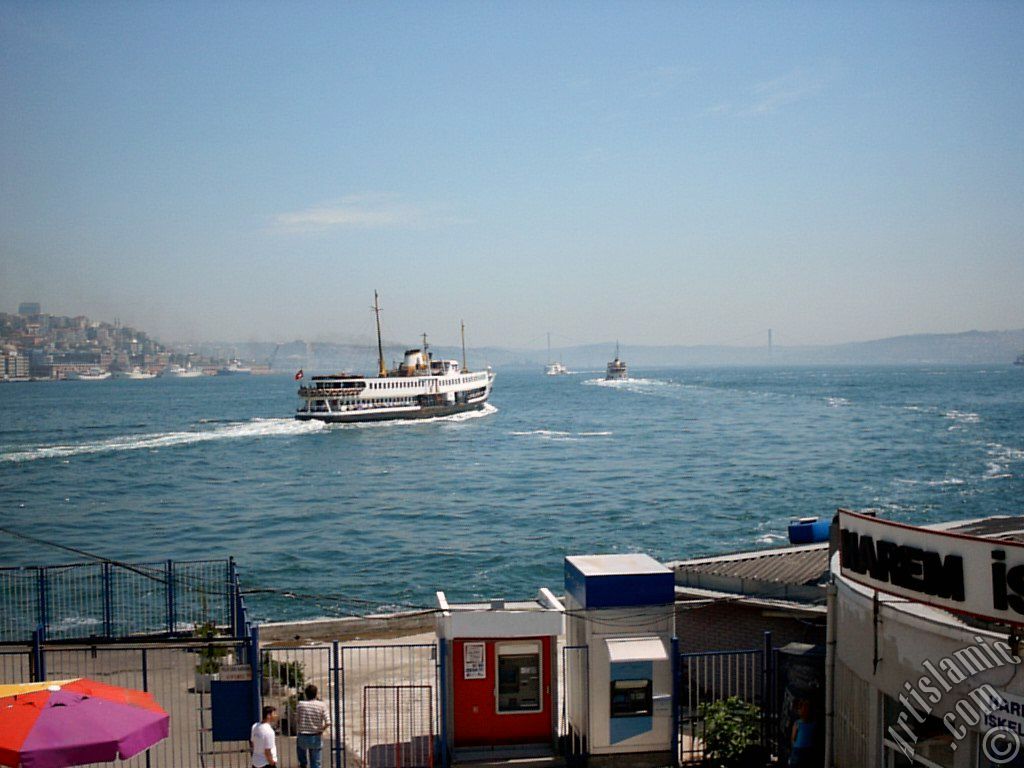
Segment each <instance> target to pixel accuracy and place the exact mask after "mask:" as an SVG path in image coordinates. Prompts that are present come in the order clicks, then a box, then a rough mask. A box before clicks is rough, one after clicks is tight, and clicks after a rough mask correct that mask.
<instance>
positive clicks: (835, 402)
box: [825, 397, 850, 408]
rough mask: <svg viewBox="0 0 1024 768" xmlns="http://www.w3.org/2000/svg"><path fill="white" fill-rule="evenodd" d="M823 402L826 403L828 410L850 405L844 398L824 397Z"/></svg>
mask: <svg viewBox="0 0 1024 768" xmlns="http://www.w3.org/2000/svg"><path fill="white" fill-rule="evenodd" d="M825 402H826V403H828V407H829V408H842V407H844V406H847V405H849V404H850V401H849V400H847V399H846V398H845V397H826V398H825Z"/></svg>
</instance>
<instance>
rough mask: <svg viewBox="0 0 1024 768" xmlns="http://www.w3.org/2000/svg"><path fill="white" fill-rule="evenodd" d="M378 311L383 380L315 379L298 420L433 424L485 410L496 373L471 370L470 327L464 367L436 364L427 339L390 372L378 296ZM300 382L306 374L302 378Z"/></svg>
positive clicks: (305, 391)
mask: <svg viewBox="0 0 1024 768" xmlns="http://www.w3.org/2000/svg"><path fill="white" fill-rule="evenodd" d="M373 309H374V312H376V313H377V354H378V370H377V376H376V377H368V376H358V375H354V374H347V373H338V374H335V375H333V376H313V377H311V379H310V383H309V384H306V385H303V386H300V387H299V398H301V401H302V402H301V404H300V405H299V409H298V411H297V412H296V414H295V418H296V419H299V420H300V421H310V420H313V419H315V420H318V421H326V422H329V423H351V422H360V421H393V420H398V419H429V418H433V417H437V416H450V415H452V414H455V413H462V412H464V411H477V410H480V409H482V408H483V407H484V404H485V403H486V402H487V398H488V397H489V396H490V394H491V386H492V385H493V383H494V372H493V371H491V370H490V369H489V368H488V369H487V370H484V371H470V370H469V369H468V368H467V367H466V364H465V358H466V342H465V332H464V330H465V328H464V327H463V342H462V358H463V363H462V365H461V367H460V365H459V361H458V360H434V359H433V355H432V354H431V352H430V351H429V348H428V346H427V339H426V334H424V337H423V346H422V348H420V349H410V350H408V351H407V352H406V353H405V357H404V360H403V361H402V363H401V364H400V365H399V366H398V367H397V368H394V369H392V370H390V371H389V370H388V369H387V368H386V366H385V365H384V348H383V344H382V343H381V336H380V306H379V304H378V303H377V294H376V293H374V305H373ZM300 376H301V372H300V374H297V375H296V378H299V377H300Z"/></svg>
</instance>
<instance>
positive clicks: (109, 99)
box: [0, 2, 1024, 346]
mask: <svg viewBox="0 0 1024 768" xmlns="http://www.w3.org/2000/svg"><path fill="white" fill-rule="evenodd" d="M1021 40H1024V4H1021V3H1016V2H1004V3H958V4H947V3H923V2H886V3H856V4H855V3H821V2H813V3H786V4H783V3H668V2H629V3H626V2H623V3H612V2H588V3H582V2H581V3H569V2H560V3H559V2H556V3H551V2H544V3H540V2H519V3H513V2H451V3H369V2H367V3H347V4H342V3H326V4H317V3H297V4H285V3H280V4H276V3H198V2H196V3H189V2H179V3H123V4H120V3H113V2H96V3H63V4H57V3H36V2H32V3H11V2H0V103H2V104H3V107H2V109H0V249H2V250H0V310H5V311H13V310H14V309H15V308H16V304H17V302H18V301H21V300H28V299H37V300H39V301H41V302H43V304H44V305H45V308H46V309H48V310H50V311H53V312H59V313H68V314H77V313H86V314H90V315H92V316H95V317H102V318H106V319H109V318H113V317H114V316H118V317H120V318H121V319H123V320H125V321H129V322H132V323H135V324H137V325H139V326H141V327H144V328H148V329H151V330H153V331H155V332H156V333H158V334H160V335H161V336H163V337H164V338H167V339H183V340H184V339H203V338H205V339H214V338H215V339H237V340H256V339H267V340H284V339H289V338H295V337H302V338H305V339H312V340H328V339H346V338H352V337H360V336H363V335H365V334H367V333H369V332H370V330H371V328H372V318H371V315H370V313H369V312H368V309H367V308H368V306H369V304H370V302H371V300H372V292H373V289H374V288H377V289H379V290H380V291H381V294H382V304H383V305H384V307H385V326H386V335H387V336H388V337H389V338H393V339H395V340H396V341H402V340H408V341H412V340H414V339H415V338H416V335H417V334H418V333H420V332H421V331H423V330H426V331H428V332H430V333H431V334H432V336H433V337H434V338H435V339H436V340H437V341H438V342H439V343H443V342H446V341H449V342H450V341H455V339H456V338H457V331H458V321H459V319H460V318H463V317H464V318H465V319H466V321H467V324H468V327H469V338H470V340H471V342H473V343H476V344H499V345H523V344H533V345H536V346H540V345H541V344H543V334H544V332H545V331H548V330H550V331H552V332H553V333H554V334H555V338H556V340H559V341H561V342H563V343H571V342H590V341H603V340H610V339H615V338H620V339H622V341H623V343H625V344H640V343H649V344H670V343H680V344H700V343H709V344H714V343H736V344H754V343H761V342H762V340H763V338H764V335H765V330H766V329H767V328H769V327H772V328H774V329H775V334H776V339H777V341H778V343H781V344H803V343H827V342H841V341H848V340H859V339H869V338H876V337H880V336H887V335H895V334H902V333H914V332H945V331H961V330H968V329H973V328H980V329H997V328H1017V327H1024V298H1022V286H1024V46H1022V45H1021V43H1020V41H1021Z"/></svg>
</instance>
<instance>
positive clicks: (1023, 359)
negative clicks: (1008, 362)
mask: <svg viewBox="0 0 1024 768" xmlns="http://www.w3.org/2000/svg"><path fill="white" fill-rule="evenodd" d="M1013 364H1014V365H1024V352H1021V353H1020V354H1019V355H1017V359H1016V360H1014V361H1013Z"/></svg>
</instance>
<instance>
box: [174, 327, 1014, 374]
mask: <svg viewBox="0 0 1024 768" xmlns="http://www.w3.org/2000/svg"><path fill="white" fill-rule="evenodd" d="M190 348H191V349H193V350H194V351H197V352H200V353H206V354H212V353H218V352H219V353H221V356H222V357H223V356H227V357H238V358H240V359H243V360H248V361H252V362H257V363H271V362H272V363H273V368H274V370H278V371H291V372H294V371H296V370H298V369H299V368H302V369H304V370H305V371H307V372H314V371H318V372H335V371H342V370H348V371H359V372H366V373H370V372H372V371H374V370H375V369H376V365H377V350H376V349H375V348H374V346H373V345H371V344H335V343H321V342H317V343H307V342H304V341H301V340H297V341H292V342H289V343H287V344H274V343H269V342H248V343H212V342H211V343H208V344H195V345H190ZM225 350H230V353H229V354H226V355H225V354H224V352H225ZM433 350H434V353H435V355H438V356H442V357H446V358H459V357H461V355H462V352H461V350H460V349H458V348H456V347H434V348H433ZM1022 350H1024V329H1018V330H1012V331H967V332H965V333H941V334H918V335H911V336H894V337H892V338H888V339H877V340H875V341H864V342H856V343H850V344H836V345H829V346H805V347H775V348H774V349H773V350H772V353H771V355H769V354H768V349H767V348H766V347H763V346H762V347H720V346H693V347H684V346H664V347H654V346H634V345H623V347H622V357H623V359H624V360H626V362H627V363H629V364H630V365H631V366H633V367H635V368H654V367H661V366H664V367H683V366H691V365H767V364H769V363H771V364H783V365H925V364H932V365H957V364H984V365H1000V364H1004V365H1005V364H1009V363H1011V362H1013V360H1014V358H1015V357H1016V356H1017V355H1018V354H1020V353H1021V351H1022ZM404 351H405V349H404V347H399V346H396V345H394V344H388V345H386V346H385V348H384V357H385V359H386V360H387V362H388V364H389V365H391V364H392V363H393V362H395V361H398V360H401V359H402V354H403V352H404ZM614 353H615V344H614V343H612V342H608V343H604V344H588V345H584V346H574V347H563V348H556V349H553V350H552V356H553V357H555V358H557V359H560V360H562V361H563V362H564V363H565V364H566V365H567V366H569V367H570V368H573V369H590V370H593V369H601V368H603V367H604V365H605V364H606V363H607V362H608V360H610V359H611V358H612V356H613V355H614ZM547 356H548V354H547V350H534V349H503V348H499V347H477V348H472V349H470V350H469V351H468V357H469V364H470V367H472V368H478V367H483V366H485V365H490V366H493V367H494V368H538V369H539V368H540V367H541V366H543V365H544V363H545V362H546V361H547Z"/></svg>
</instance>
